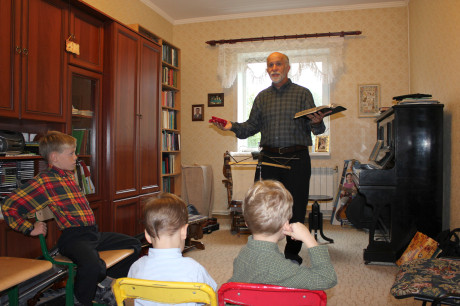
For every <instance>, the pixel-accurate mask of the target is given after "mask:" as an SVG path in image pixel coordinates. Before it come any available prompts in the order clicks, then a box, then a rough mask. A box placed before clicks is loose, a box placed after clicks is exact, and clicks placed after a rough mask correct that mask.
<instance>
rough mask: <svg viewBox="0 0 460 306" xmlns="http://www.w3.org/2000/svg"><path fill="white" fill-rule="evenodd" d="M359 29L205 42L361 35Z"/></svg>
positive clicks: (224, 42) (215, 43)
mask: <svg viewBox="0 0 460 306" xmlns="http://www.w3.org/2000/svg"><path fill="white" fill-rule="evenodd" d="M361 33H362V32H361V31H349V32H344V31H342V32H332V33H331V32H328V33H314V34H296V35H282V36H267V37H263V36H262V37H252V38H239V39H221V40H208V41H207V42H206V43H207V44H208V45H211V46H215V45H217V44H234V43H238V42H248V41H260V40H262V41H263V40H276V39H297V38H311V37H329V36H340V37H344V36H346V35H361Z"/></svg>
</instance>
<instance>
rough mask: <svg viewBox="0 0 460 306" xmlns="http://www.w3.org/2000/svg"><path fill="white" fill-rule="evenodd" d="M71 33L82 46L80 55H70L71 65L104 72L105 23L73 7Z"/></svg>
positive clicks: (74, 39)
mask: <svg viewBox="0 0 460 306" xmlns="http://www.w3.org/2000/svg"><path fill="white" fill-rule="evenodd" d="M70 33H71V34H72V35H73V39H72V41H74V42H76V43H78V44H79V46H80V54H79V55H77V54H73V53H68V54H69V63H70V64H74V65H77V66H81V67H83V68H87V69H91V70H95V71H99V72H102V62H103V60H102V54H103V52H102V51H103V47H104V46H103V44H104V28H103V22H102V21H100V20H98V19H96V18H95V17H93V16H90V15H88V14H86V13H84V12H82V11H80V10H78V9H76V8H73V7H72V10H71V14H70Z"/></svg>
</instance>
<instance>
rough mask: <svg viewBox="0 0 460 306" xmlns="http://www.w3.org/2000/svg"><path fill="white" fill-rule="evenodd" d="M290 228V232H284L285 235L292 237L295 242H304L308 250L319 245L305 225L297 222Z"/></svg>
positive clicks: (290, 225)
mask: <svg viewBox="0 0 460 306" xmlns="http://www.w3.org/2000/svg"><path fill="white" fill-rule="evenodd" d="M289 227H290V230H285V231H283V233H284V234H285V235H288V236H291V238H292V239H294V240H299V241H302V242H303V243H305V246H306V247H307V248H311V247H314V246H317V245H318V243H317V242H316V240H315V238H314V237H313V235H312V234H311V233H310V230H309V229H308V228H307V227H306V226H305V225H304V224H302V223H300V222H296V223H291V224H289Z"/></svg>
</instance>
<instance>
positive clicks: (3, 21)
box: [0, 0, 22, 118]
mask: <svg viewBox="0 0 460 306" xmlns="http://www.w3.org/2000/svg"><path fill="white" fill-rule="evenodd" d="M0 7H1V9H0V67H1V69H0V97H2V98H1V99H0V115H1V116H4V117H14V118H18V117H19V100H18V97H17V93H16V95H15V93H14V90H13V89H18V88H19V86H14V84H15V82H17V81H18V73H19V67H20V65H19V61H20V59H21V52H22V48H21V47H20V41H19V34H20V31H19V30H18V29H17V28H18V27H20V16H18V14H17V12H20V9H21V5H20V1H14V0H0ZM16 34H17V35H16ZM16 46H17V49H16Z"/></svg>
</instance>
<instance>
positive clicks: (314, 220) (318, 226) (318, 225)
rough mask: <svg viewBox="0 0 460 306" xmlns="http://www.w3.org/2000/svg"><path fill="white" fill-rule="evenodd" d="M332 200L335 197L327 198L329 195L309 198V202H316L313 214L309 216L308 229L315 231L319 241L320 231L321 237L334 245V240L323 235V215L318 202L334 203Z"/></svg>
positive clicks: (310, 196)
mask: <svg viewBox="0 0 460 306" xmlns="http://www.w3.org/2000/svg"><path fill="white" fill-rule="evenodd" d="M332 199H333V197H331V196H327V195H309V196H308V200H309V201H314V203H313V206H312V208H311V213H310V214H309V215H308V229H309V230H310V232H311V231H312V230H314V231H315V239H316V240H318V239H317V238H318V237H317V232H318V230H319V233H320V235H321V237H323V239H324V240H327V241H329V242H330V243H334V240H333V239H331V238H328V237H326V236H325V235H324V233H323V213H322V212H321V210H320V209H319V204H318V201H332Z"/></svg>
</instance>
